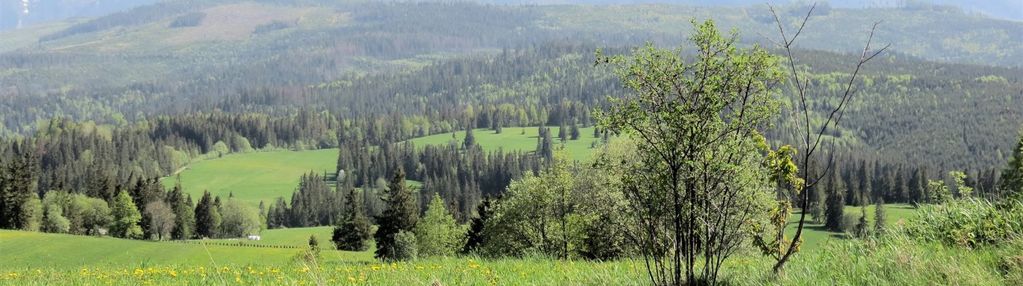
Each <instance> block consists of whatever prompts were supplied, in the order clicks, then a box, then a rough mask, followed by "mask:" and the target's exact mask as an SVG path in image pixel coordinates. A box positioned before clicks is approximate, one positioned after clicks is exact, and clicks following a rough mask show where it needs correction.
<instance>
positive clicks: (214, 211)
mask: <svg viewBox="0 0 1023 286" xmlns="http://www.w3.org/2000/svg"><path fill="white" fill-rule="evenodd" d="M221 219H222V218H221V217H220V208H219V207H217V203H216V202H215V201H214V199H213V198H212V195H210V192H209V191H204V192H203V194H202V198H201V199H199V204H197V205H196V206H195V236H196V237H198V238H215V237H217V234H218V231H219V230H220V223H221Z"/></svg>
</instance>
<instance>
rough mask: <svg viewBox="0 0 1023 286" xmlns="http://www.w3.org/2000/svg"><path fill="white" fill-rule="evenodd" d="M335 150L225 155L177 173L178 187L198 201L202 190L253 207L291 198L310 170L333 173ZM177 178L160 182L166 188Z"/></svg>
mask: <svg viewBox="0 0 1023 286" xmlns="http://www.w3.org/2000/svg"><path fill="white" fill-rule="evenodd" d="M336 166H337V149H322V150H311V151H270V152H251V153H237V154H229V155H225V156H223V157H221V158H217V159H212V160H203V161H198V162H196V163H193V164H191V165H189V166H188V167H186V168H185V170H184V171H182V172H180V173H179V174H178V177H180V178H181V186H182V187H183V188H184V189H185V191H186V192H187V193H189V194H191V195H192V200H193V201H196V202H198V200H199V198H200V197H202V193H203V191H204V190H209V191H210V193H212V194H214V195H218V196H220V197H222V198H227V197H228V195H230V194H232V193H233V194H234V197H235V198H237V199H239V200H242V201H244V202H246V203H251V204H252V205H256V204H259V201H260V200H263V201H266V203H268V204H269V203H271V200H273V199H275V198H277V197H281V196H283V197H285V198H286V199H287V198H290V197H291V193H292V192H294V191H295V189H296V188H298V181H299V177H301V176H302V174H306V173H309V172H310V171H312V172H315V173H317V174H320V175H323V172H324V171H327V172H334V169H336ZM175 180H176V178H174V177H168V178H164V179H163V185H164V186H166V187H168V188H169V187H172V186H174V182H175Z"/></svg>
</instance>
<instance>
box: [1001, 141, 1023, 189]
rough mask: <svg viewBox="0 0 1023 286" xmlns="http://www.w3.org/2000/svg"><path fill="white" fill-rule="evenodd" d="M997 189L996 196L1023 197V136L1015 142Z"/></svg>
mask: <svg viewBox="0 0 1023 286" xmlns="http://www.w3.org/2000/svg"><path fill="white" fill-rule="evenodd" d="M998 189H999V194H997V196H998V197H1003V198H1005V197H1020V198H1023V136H1021V137H1020V138H1019V141H1018V142H1016V149H1013V150H1012V157H1011V158H1009V164H1008V165H1007V166H1005V169H1003V170H1002V178H1001V181H1000V182H999V186H998Z"/></svg>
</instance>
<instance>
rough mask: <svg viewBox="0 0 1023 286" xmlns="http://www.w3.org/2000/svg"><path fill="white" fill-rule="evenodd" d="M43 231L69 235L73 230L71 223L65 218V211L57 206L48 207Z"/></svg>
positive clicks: (50, 205)
mask: <svg viewBox="0 0 1023 286" xmlns="http://www.w3.org/2000/svg"><path fill="white" fill-rule="evenodd" d="M45 212H46V213H45V218H44V219H43V227H42V231H45V232H52V233H67V232H68V231H70V230H71V221H69V220H68V219H67V218H65V217H64V213H63V212H64V211H63V209H62V208H61V207H60V206H58V205H56V204H49V205H46V210H45Z"/></svg>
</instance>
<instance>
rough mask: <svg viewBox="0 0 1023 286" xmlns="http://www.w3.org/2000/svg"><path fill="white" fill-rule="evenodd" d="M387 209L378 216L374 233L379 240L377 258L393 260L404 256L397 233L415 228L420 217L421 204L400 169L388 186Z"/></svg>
mask: <svg viewBox="0 0 1023 286" xmlns="http://www.w3.org/2000/svg"><path fill="white" fill-rule="evenodd" d="M384 203H385V204H386V205H387V209H385V210H384V212H383V214H381V215H380V216H379V217H377V223H378V224H379V227H378V228H377V232H376V234H375V235H374V238H375V239H376V242H377V250H376V255H375V257H376V258H380V259H385V260H393V259H400V258H402V257H401V256H402V255H401V254H402V253H399V252H400V251H399V250H402V249H399V248H398V246H397V245H396V244H395V239H396V235H397V234H398V233H399V232H408V233H410V234H411V231H412V230H413V229H414V228H415V226H416V222H417V221H418V219H419V205H418V204H417V203H416V201H415V194H413V193H412V190H410V189H409V188H408V185H406V183H405V171H404V170H402V169H400V168H399V169H398V172H397V173H396V174H395V175H394V179H392V180H391V182H390V184H389V185H388V188H387V196H386V197H385V198H384Z"/></svg>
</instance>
